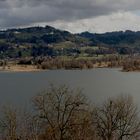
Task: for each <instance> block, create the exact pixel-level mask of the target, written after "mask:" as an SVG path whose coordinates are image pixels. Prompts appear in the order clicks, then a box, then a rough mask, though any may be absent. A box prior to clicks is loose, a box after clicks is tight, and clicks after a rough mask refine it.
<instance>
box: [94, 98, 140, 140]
mask: <svg viewBox="0 0 140 140" xmlns="http://www.w3.org/2000/svg"><path fill="white" fill-rule="evenodd" d="M93 116H94V125H95V128H96V131H97V135H98V137H99V139H102V140H128V139H131V140H133V139H134V140H135V139H140V137H139V133H140V120H139V118H138V111H137V107H136V106H135V104H134V103H133V99H132V97H130V96H120V97H118V98H116V99H109V100H107V101H106V102H105V103H104V104H103V106H101V107H97V108H96V109H95V111H94V115H93Z"/></svg>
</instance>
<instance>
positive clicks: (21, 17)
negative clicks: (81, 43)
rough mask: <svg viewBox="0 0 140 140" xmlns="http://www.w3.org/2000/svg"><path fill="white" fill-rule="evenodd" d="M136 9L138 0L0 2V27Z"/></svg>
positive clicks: (4, 0)
mask: <svg viewBox="0 0 140 140" xmlns="http://www.w3.org/2000/svg"><path fill="white" fill-rule="evenodd" d="M139 8H140V1H139V0H133V1H130V0H0V27H1V28H6V27H16V26H24V25H31V24H34V23H40V22H53V21H57V20H64V21H72V20H78V19H86V18H91V17H97V16H101V15H107V14H111V13H113V12H117V11H120V10H122V11H131V10H137V9H139Z"/></svg>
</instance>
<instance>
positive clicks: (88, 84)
mask: <svg viewBox="0 0 140 140" xmlns="http://www.w3.org/2000/svg"><path fill="white" fill-rule="evenodd" d="M49 83H54V84H57V85H62V84H67V85H70V86H72V87H75V88H77V87H78V88H82V89H83V90H84V94H86V96H87V97H88V98H89V99H90V100H92V101H93V102H95V103H100V102H102V101H104V100H105V99H106V98H108V97H112V96H117V95H120V94H130V95H132V96H133V97H134V100H135V101H136V103H137V104H138V105H139V106H140V72H121V71H120V70H119V69H106V68H101V69H93V70H52V71H51V70H49V71H43V72H0V103H1V104H14V105H19V106H26V105H29V102H30V100H31V98H32V97H33V96H34V95H36V94H38V93H39V92H41V91H43V90H45V89H47V87H48V85H49Z"/></svg>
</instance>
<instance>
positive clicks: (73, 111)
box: [33, 85, 90, 140]
mask: <svg viewBox="0 0 140 140" xmlns="http://www.w3.org/2000/svg"><path fill="white" fill-rule="evenodd" d="M33 103H34V105H35V107H36V109H37V111H38V116H39V118H40V119H42V121H43V122H44V127H45V132H44V135H42V139H46V137H47V139H48V140H65V139H67V140H69V139H70V140H75V139H74V137H76V135H75V136H74V134H77V135H78V131H80V130H81V132H84V128H88V127H89V122H90V120H89V118H88V115H89V111H88V104H87V103H86V99H85V96H83V95H82V94H81V91H78V90H77V91H76V90H70V88H68V87H67V86H60V87H54V86H53V85H51V86H50V89H48V90H47V91H45V92H44V93H43V94H41V95H39V96H36V97H35V98H34V99H33ZM87 114H88V115H87ZM87 124H88V127H85V126H86V125H87ZM87 133H88V132H87ZM87 133H86V131H85V134H84V133H83V134H82V133H80V132H79V135H80V137H79V138H81V137H82V135H83V137H87V135H86V134H87ZM45 136H46V137H45ZM40 139H41V138H40ZM82 139H83V138H81V139H80V140H82Z"/></svg>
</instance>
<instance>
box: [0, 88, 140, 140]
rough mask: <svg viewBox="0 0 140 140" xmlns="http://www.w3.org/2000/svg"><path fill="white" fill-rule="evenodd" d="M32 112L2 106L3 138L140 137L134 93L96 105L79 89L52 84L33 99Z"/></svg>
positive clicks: (126, 139)
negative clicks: (132, 95)
mask: <svg viewBox="0 0 140 140" xmlns="http://www.w3.org/2000/svg"><path fill="white" fill-rule="evenodd" d="M32 106H33V111H32V112H29V111H25V110H21V109H17V108H14V107H3V108H2V110H1V117H0V130H1V131H0V139H1V140H129V139H130V140H138V139H140V118H139V112H138V111H139V110H138V108H137V106H136V105H135V103H134V102H133V98H132V97H131V96H125V95H120V96H118V97H116V98H109V99H107V100H106V101H105V102H104V103H102V104H101V105H93V104H92V103H90V102H89V100H88V99H87V98H86V96H85V94H83V93H82V91H81V90H79V89H72V88H70V87H68V86H65V85H62V86H58V87H57V86H54V85H50V87H49V88H48V89H47V90H46V91H44V92H42V93H41V94H39V95H36V96H34V97H33V98H32Z"/></svg>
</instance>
